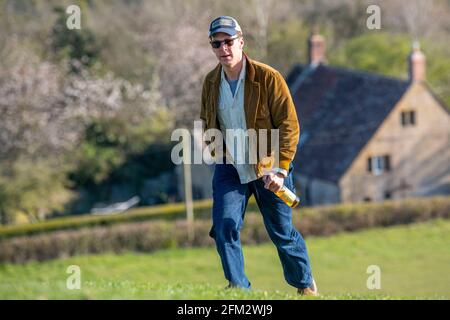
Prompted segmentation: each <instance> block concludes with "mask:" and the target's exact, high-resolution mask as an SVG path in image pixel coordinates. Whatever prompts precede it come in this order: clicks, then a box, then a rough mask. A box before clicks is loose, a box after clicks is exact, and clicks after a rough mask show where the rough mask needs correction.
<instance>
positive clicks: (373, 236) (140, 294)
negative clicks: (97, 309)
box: [0, 220, 450, 299]
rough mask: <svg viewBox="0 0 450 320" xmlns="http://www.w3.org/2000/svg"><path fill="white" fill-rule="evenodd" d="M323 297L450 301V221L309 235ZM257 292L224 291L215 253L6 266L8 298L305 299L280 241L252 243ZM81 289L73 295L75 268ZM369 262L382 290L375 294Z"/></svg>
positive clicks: (249, 255) (2, 281) (2, 287)
mask: <svg viewBox="0 0 450 320" xmlns="http://www.w3.org/2000/svg"><path fill="white" fill-rule="evenodd" d="M306 241H307V245H308V248H309V252H310V256H311V260H312V267H313V273H314V276H315V278H316V281H317V284H318V286H319V290H320V292H321V298H322V299H417V298H419V299H421V298H424V299H450V272H449V267H450V249H449V248H450V221H448V220H433V221H429V222H427V223H421V224H414V225H408V226H397V227H390V228H384V229H373V230H368V231H361V232H355V233H347V234H339V235H335V236H332V237H328V238H323V237H321V238H313V237H310V238H307V240H306ZM244 255H245V259H246V260H245V262H246V270H247V275H248V277H249V279H250V281H251V282H252V287H253V290H252V291H245V290H223V288H224V286H225V285H226V284H227V283H226V282H225V280H224V278H223V274H222V269H221V266H220V261H219V258H218V256H217V253H216V251H215V249H214V248H196V249H171V250H165V251H160V252H155V253H152V254H136V253H127V254H123V255H113V254H103V255H96V256H80V257H72V258H68V259H60V260H55V261H49V262H45V263H37V262H32V263H28V264H25V265H12V264H4V265H0V298H1V299H17V298H19V299H298V297H297V296H296V295H295V289H294V288H292V287H290V286H289V285H287V284H286V283H285V282H284V278H283V275H282V269H281V266H280V263H279V260H278V256H277V253H276V250H275V248H274V247H273V245H272V244H264V245H259V246H253V247H252V246H244ZM70 265H78V266H79V267H80V268H81V289H80V290H68V289H67V288H66V279H67V277H69V274H67V273H66V270H67V268H68V266H70ZM369 265H377V266H379V267H380V269H381V289H379V290H378V289H375V290H369V289H368V288H367V286H366V281H367V279H368V277H369V276H370V274H368V273H367V267H368V266H369Z"/></svg>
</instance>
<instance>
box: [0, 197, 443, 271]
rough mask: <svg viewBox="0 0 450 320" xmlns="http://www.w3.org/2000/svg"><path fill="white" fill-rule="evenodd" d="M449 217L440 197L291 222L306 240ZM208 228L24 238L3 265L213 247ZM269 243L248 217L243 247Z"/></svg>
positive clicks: (307, 212) (320, 212)
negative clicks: (190, 236)
mask: <svg viewBox="0 0 450 320" xmlns="http://www.w3.org/2000/svg"><path fill="white" fill-rule="evenodd" d="M449 217H450V197H436V198H427V199H408V200H403V201H388V202H384V203H369V204H352V205H336V206H329V207H320V208H304V209H301V210H300V211H295V212H294V217H293V221H294V225H295V226H296V227H297V228H298V229H299V230H300V232H301V233H302V235H303V236H304V237H306V236H311V235H314V236H319V235H320V236H328V235H331V234H335V233H337V232H344V231H354V230H359V229H365V228H373V227H384V226H391V225H397V224H408V223H414V222H421V221H426V220H429V219H435V218H442V219H448V218H449ZM210 228H211V221H210V220H209V219H208V220H206V219H204V220H196V221H195V223H194V230H195V236H194V238H193V239H188V237H187V232H186V230H187V225H186V222H185V221H184V220H173V221H168V220H154V221H146V222H141V223H125V224H120V225H113V226H101V227H92V228H84V229H80V230H66V231H54V232H50V233H47V234H40V235H33V236H20V237H16V238H11V239H3V240H1V241H0V262H12V263H23V262H26V261H30V260H37V261H44V260H48V259H54V258H61V257H69V256H74V255H80V254H92V253H103V252H115V253H120V252H123V251H139V252H152V251H154V250H159V249H165V248H172V247H192V246H211V245H213V244H214V241H213V240H212V239H211V238H210V237H209V235H208V233H209V230H210ZM268 240H269V238H268V235H267V232H266V230H265V228H264V225H263V220H262V218H261V215H260V214H259V213H256V212H249V213H248V214H247V216H246V218H245V223H244V228H243V230H242V234H241V241H242V243H244V244H257V243H261V242H266V241H268Z"/></svg>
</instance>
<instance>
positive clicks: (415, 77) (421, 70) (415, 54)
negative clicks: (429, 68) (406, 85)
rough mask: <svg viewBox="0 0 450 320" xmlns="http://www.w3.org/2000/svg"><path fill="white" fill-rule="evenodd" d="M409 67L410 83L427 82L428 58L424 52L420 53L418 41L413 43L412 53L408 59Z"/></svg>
mask: <svg viewBox="0 0 450 320" xmlns="http://www.w3.org/2000/svg"><path fill="white" fill-rule="evenodd" d="M408 66H409V81H410V82H421V81H425V72H426V58H425V55H424V54H423V53H422V51H420V44H419V42H418V41H414V42H413V46H412V51H411V54H410V55H409V57H408Z"/></svg>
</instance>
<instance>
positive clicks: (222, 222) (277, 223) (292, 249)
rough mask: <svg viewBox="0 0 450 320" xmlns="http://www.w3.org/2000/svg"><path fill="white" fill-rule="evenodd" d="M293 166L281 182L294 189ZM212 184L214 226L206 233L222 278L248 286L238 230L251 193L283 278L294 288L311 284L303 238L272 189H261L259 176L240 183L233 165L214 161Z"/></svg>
mask: <svg viewBox="0 0 450 320" xmlns="http://www.w3.org/2000/svg"><path fill="white" fill-rule="evenodd" d="M292 171H293V166H292V164H291V166H290V168H289V174H288V176H287V177H286V178H285V179H284V185H285V186H286V187H287V188H289V189H291V190H292V191H294V192H295V188H294V183H293V177H292V175H293V174H292ZM212 186H213V212H212V220H213V225H212V228H211V231H210V233H209V235H210V236H211V237H212V238H213V239H214V240H215V242H216V247H217V251H218V253H219V255H220V259H221V262H222V267H223V270H224V274H225V278H226V279H227V280H228V281H229V282H230V283H231V284H232V285H234V286H238V287H242V288H250V287H251V284H250V282H249V280H248V279H247V276H246V275H245V271H244V256H243V254H242V248H241V241H240V230H241V228H242V225H243V221H244V215H245V209H246V207H247V203H248V199H249V198H250V196H251V195H252V194H253V195H254V196H255V199H256V203H257V204H258V207H259V210H260V211H261V214H262V216H263V219H264V224H265V227H266V230H267V232H268V234H269V236H270V238H271V240H272V241H273V243H274V244H275V246H276V247H277V250H278V255H279V257H280V260H281V264H282V266H283V271H284V278H285V279H286V281H287V283H289V284H290V285H292V286H294V287H296V288H306V287H309V286H311V284H312V275H311V266H310V262H309V257H308V252H307V249H306V244H305V241H304V240H303V238H302V236H301V234H300V233H299V232H298V231H297V230H296V229H295V227H294V226H293V224H292V208H291V207H289V206H288V205H286V204H285V203H284V202H283V201H282V200H281V199H280V198H278V197H277V196H276V195H275V194H274V193H273V192H272V191H270V190H267V189H265V188H264V182H263V181H262V178H260V179H258V180H255V181H251V182H249V183H246V184H241V183H240V181H239V175H238V173H237V171H236V169H235V168H234V166H233V165H232V164H225V163H224V164H215V168H214V176H213V181H212Z"/></svg>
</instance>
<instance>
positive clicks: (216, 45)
mask: <svg viewBox="0 0 450 320" xmlns="http://www.w3.org/2000/svg"><path fill="white" fill-rule="evenodd" d="M240 37H241V36H239V35H238V36H234V37H232V38H228V39H225V40H222V41H219V40H214V41H210V42H209V43H211V47H213V48H214V49H218V48H220V46H221V45H222V43H225V44H226V45H227V46H228V47H231V46H232V45H233V44H234V40H236V39H239V38H240Z"/></svg>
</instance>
